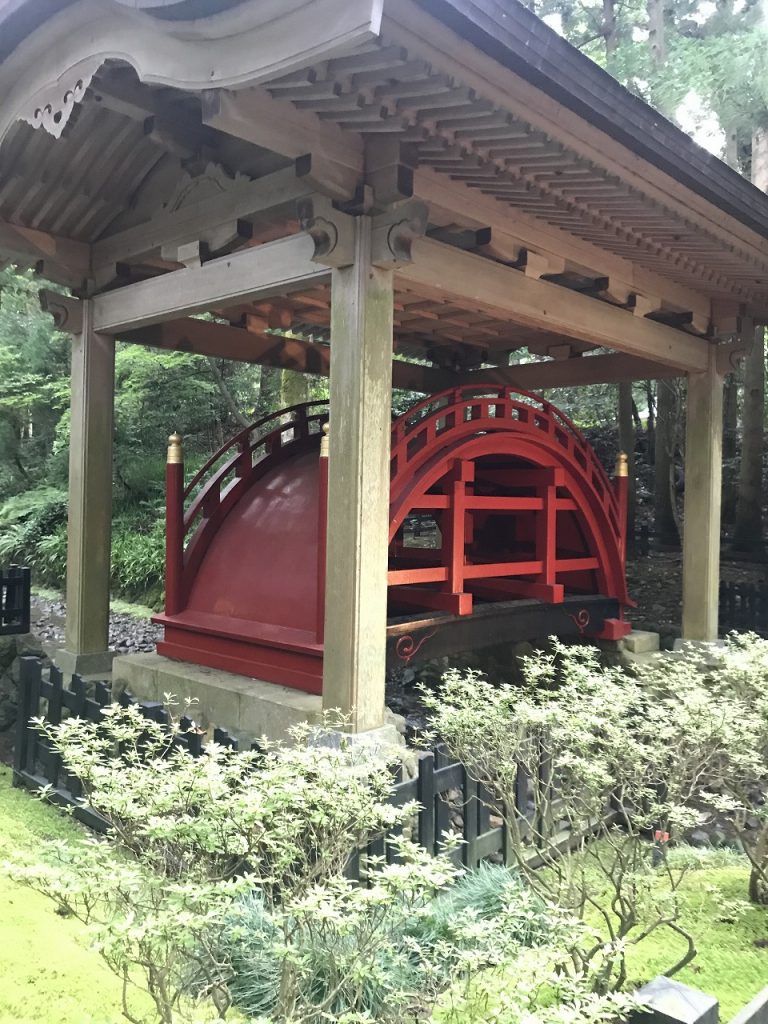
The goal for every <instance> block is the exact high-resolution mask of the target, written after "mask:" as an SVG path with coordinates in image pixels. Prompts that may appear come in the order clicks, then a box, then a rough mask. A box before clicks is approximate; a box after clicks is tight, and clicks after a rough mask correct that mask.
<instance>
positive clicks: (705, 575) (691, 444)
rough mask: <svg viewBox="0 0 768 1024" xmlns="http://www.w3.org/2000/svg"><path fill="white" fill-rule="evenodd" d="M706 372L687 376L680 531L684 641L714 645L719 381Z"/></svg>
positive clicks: (720, 437)
mask: <svg viewBox="0 0 768 1024" xmlns="http://www.w3.org/2000/svg"><path fill="white" fill-rule="evenodd" d="M710 354H711V360H710V367H709V369H708V370H706V371H705V372H704V373H691V374H689V375H688V400H687V403H686V430H685V523H684V530H683V639H684V640H716V639H717V613H718V591H719V587H720V502H721V489H722V463H723V378H722V377H721V376H720V374H719V373H718V372H717V367H716V364H715V350H714V346H713V347H712V348H711V350H710Z"/></svg>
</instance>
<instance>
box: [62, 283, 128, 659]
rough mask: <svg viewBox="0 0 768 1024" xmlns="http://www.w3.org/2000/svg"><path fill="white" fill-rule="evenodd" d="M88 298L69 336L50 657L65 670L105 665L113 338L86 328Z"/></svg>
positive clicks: (89, 313)
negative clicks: (65, 495)
mask: <svg viewBox="0 0 768 1024" xmlns="http://www.w3.org/2000/svg"><path fill="white" fill-rule="evenodd" d="M92 313H93V303H92V302H90V301H85V302H83V303H82V317H83V319H82V329H81V331H80V332H79V333H77V334H74V335H73V337H72V405H71V415H72V421H71V428H70V444H69V518H68V529H67V622H66V629H65V645H64V650H63V651H62V652H60V657H57V661H58V662H59V664H60V667H61V668H62V669H64V671H65V672H70V671H78V672H99V671H103V670H105V669H108V668H109V666H110V664H111V656H110V655H109V654H108V647H109V569H110V554H111V539H112V421H113V406H114V391H115V341H114V338H113V337H111V336H110V335H105V334H98V333H96V331H94V330H93V326H92V324H93V319H92Z"/></svg>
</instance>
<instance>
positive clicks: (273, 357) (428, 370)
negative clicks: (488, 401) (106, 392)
mask: <svg viewBox="0 0 768 1024" xmlns="http://www.w3.org/2000/svg"><path fill="white" fill-rule="evenodd" d="M119 338H120V341H125V342H130V343H134V344H138V345H148V346H151V347H152V348H161V349H168V350H170V351H174V352H190V353H193V354H195V355H201V356H211V357H213V358H215V359H232V360H234V361H236V362H241V363H259V364H261V365H262V366H274V367H277V368H279V369H282V370H296V371H298V372H299V373H315V374H318V375H319V376H321V377H328V376H329V375H330V369H331V349H330V347H329V346H328V345H318V344H315V343H313V342H309V341H302V340H300V339H298V338H285V337H282V336H281V335H277V334H264V333H254V332H253V331H250V330H247V329H244V328H242V327H230V326H227V325H226V324H218V323H214V322H212V321H209V320H193V319H191V318H185V319H182V320H172V321H169V322H166V323H162V324H155V325H153V326H149V327H141V328H139V329H137V330H133V331H127V332H123V333H121V334H120V335H119ZM455 381H456V377H455V376H454V375H453V374H451V373H449V372H448V371H445V370H438V369H435V368H433V367H431V366H419V365H417V364H415V363H404V362H402V361H400V360H393V362H392V384H393V386H394V387H396V388H403V389H404V390H406V391H417V392H420V393H422V394H427V395H428V394H432V393H433V392H435V391H442V390H443V389H445V388H447V387H451V386H452V385H453V384H454V383H455Z"/></svg>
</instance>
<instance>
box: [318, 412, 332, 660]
mask: <svg viewBox="0 0 768 1024" xmlns="http://www.w3.org/2000/svg"><path fill="white" fill-rule="evenodd" d="M328 452H329V445H328V423H327V422H326V423H324V424H323V436H322V438H321V439H320V465H319V468H318V477H317V618H316V620H315V635H316V637H317V642H318V643H319V644H321V643H322V642H323V640H324V639H325V549H326V543H327V540H328Z"/></svg>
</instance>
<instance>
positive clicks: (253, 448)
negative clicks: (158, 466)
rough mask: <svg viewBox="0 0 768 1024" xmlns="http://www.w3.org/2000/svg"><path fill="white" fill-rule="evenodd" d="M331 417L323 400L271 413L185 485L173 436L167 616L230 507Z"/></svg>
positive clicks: (181, 601) (311, 440)
mask: <svg viewBox="0 0 768 1024" xmlns="http://www.w3.org/2000/svg"><path fill="white" fill-rule="evenodd" d="M327 418H328V403H327V401H324V400H319V401H316V402H305V403H302V404H301V405H294V406H291V407H290V408H288V409H280V410H278V411H277V412H273V413H270V414H269V415H268V416H264V417H262V418H261V419H260V420H257V421H256V422H255V423H252V424H251V425H250V426H248V427H245V428H244V429H243V430H241V431H240V432H239V433H238V434H236V435H235V436H234V437H233V438H231V440H229V441H228V442H227V443H226V444H225V445H223V446H222V447H221V448H220V449H219V450H218V451H217V452H216V453H215V454H214V455H212V456H211V458H210V459H208V461H207V462H206V463H205V464H204V465H203V466H202V467H201V468H200V469H199V470H198V471H197V473H195V475H194V476H193V477H192V479H191V480H190V481H189V483H188V484H186V485H185V483H184V459H183V453H182V448H181V438H180V437H179V436H178V435H171V438H169V447H168V463H167V467H166V581H165V611H166V614H167V615H176V614H178V613H179V612H180V611H181V610H182V609H183V607H184V603H185V599H186V595H187V593H188V590H189V586H190V584H191V582H192V580H193V579H194V576H195V573H196V571H197V568H198V566H199V565H200V562H201V560H202V557H203V555H204V554H205V551H206V549H207V547H208V545H209V544H210V542H211V540H212V539H213V537H214V535H215V534H216V531H217V530H218V528H219V526H220V525H221V523H222V522H223V520H224V518H225V517H226V515H227V513H228V512H229V511H230V509H231V508H232V507H233V506H234V505H236V504H237V502H238V501H239V500H240V498H241V497H242V495H243V494H244V493H245V491H247V490H248V488H249V487H251V485H252V484H253V483H254V482H255V481H256V480H257V479H259V477H261V476H263V475H264V473H265V472H266V471H267V469H268V468H269V467H271V466H274V465H275V464H276V463H277V462H280V461H282V460H283V459H286V458H289V457H290V456H291V455H292V454H296V451H297V449H299V448H302V447H309V446H311V445H312V444H314V443H315V441H314V438H316V437H317V436H318V435H320V433H321V432H322V425H323V423H324V422H325V421H326V420H327Z"/></svg>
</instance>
